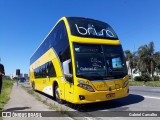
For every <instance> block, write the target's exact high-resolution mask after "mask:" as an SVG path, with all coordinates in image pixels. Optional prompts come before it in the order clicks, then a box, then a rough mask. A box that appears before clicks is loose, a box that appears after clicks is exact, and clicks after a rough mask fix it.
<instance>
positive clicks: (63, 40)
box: [30, 21, 70, 64]
mask: <svg viewBox="0 0 160 120" xmlns="http://www.w3.org/2000/svg"><path fill="white" fill-rule="evenodd" d="M51 47H53V48H54V50H55V52H56V53H57V55H58V56H59V58H60V60H61V62H62V61H64V60H66V59H67V58H70V51H69V41H68V35H67V31H66V27H65V24H64V21H61V22H59V23H58V24H57V25H56V27H55V28H54V29H53V30H52V31H51V33H50V34H49V35H48V36H47V38H46V39H45V41H44V42H43V43H42V44H41V46H40V47H39V48H38V49H37V51H36V52H35V53H34V55H33V56H32V57H31V59H30V64H32V63H33V62H34V61H36V60H37V59H38V58H39V57H40V56H42V55H43V54H44V53H45V52H46V51H47V50H49V49H50V48H51Z"/></svg>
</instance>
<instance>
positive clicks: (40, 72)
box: [34, 61, 56, 78]
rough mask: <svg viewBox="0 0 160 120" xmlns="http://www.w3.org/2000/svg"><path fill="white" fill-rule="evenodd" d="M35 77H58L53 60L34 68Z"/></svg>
mask: <svg viewBox="0 0 160 120" xmlns="http://www.w3.org/2000/svg"><path fill="white" fill-rule="evenodd" d="M34 75H35V78H46V77H47V76H49V77H56V71H55V68H54V66H53V64H52V62H51V61H50V62H48V63H46V64H44V65H42V66H40V67H38V68H36V69H35V70H34Z"/></svg>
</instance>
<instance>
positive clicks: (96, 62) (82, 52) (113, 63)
mask: <svg viewBox="0 0 160 120" xmlns="http://www.w3.org/2000/svg"><path fill="white" fill-rule="evenodd" d="M73 45H74V52H75V62H76V75H77V77H82V78H86V79H89V80H100V79H101V80H107V79H118V78H123V77H124V76H125V75H126V74H127V69H126V63H125V60H124V55H123V51H122V47H121V45H94V44H92V45H91V44H80V43H73Z"/></svg>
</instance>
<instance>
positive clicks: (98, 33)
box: [68, 17, 118, 40]
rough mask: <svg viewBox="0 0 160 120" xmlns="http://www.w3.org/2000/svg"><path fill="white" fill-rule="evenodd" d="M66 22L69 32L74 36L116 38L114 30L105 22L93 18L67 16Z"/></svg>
mask: <svg viewBox="0 0 160 120" xmlns="http://www.w3.org/2000/svg"><path fill="white" fill-rule="evenodd" d="M68 22H69V25H70V29H71V34H72V35H74V36H80V37H89V38H104V39H112V40H117V39H118V37H117V35H116V33H115V32H114V30H113V29H112V28H111V26H109V25H108V24H107V23H104V22H101V21H97V20H93V19H87V18H76V17H69V18H68Z"/></svg>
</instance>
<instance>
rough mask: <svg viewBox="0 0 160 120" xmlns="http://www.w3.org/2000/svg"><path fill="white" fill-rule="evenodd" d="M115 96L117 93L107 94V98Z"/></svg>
mask: <svg viewBox="0 0 160 120" xmlns="http://www.w3.org/2000/svg"><path fill="white" fill-rule="evenodd" d="M114 96H115V93H110V94H107V95H106V97H107V98H111V97H114Z"/></svg>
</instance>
